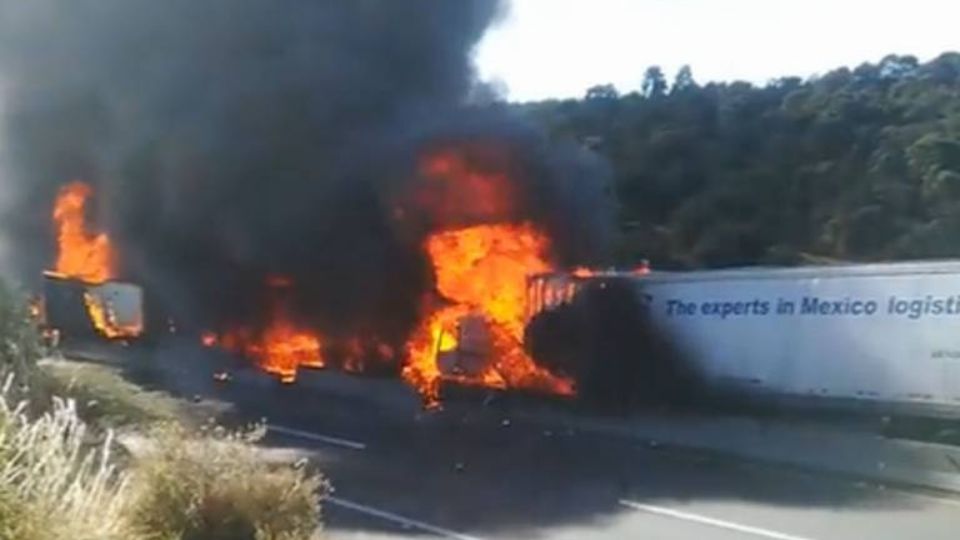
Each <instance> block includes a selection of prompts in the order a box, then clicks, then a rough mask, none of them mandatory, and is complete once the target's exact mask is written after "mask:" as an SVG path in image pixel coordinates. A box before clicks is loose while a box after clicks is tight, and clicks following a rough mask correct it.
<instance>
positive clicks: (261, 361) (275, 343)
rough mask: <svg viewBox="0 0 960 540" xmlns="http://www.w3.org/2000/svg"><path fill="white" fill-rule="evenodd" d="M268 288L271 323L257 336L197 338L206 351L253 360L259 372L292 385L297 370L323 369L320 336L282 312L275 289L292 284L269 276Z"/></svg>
mask: <svg viewBox="0 0 960 540" xmlns="http://www.w3.org/2000/svg"><path fill="white" fill-rule="evenodd" d="M267 285H268V287H270V294H271V298H270V300H271V302H272V304H273V305H272V306H271V310H272V311H271V319H270V322H269V323H268V325H267V327H266V328H265V329H263V330H262V331H260V332H254V331H252V330H250V329H248V328H237V329H233V330H229V331H227V332H224V333H223V334H222V335H217V334H215V333H213V332H204V333H203V334H201V336H200V341H201V343H202V344H203V345H204V346H206V347H214V346H219V347H222V348H223V349H225V350H228V351H231V352H234V353H236V354H242V355H244V356H247V357H250V358H252V359H254V360H256V362H257V364H258V365H259V366H260V368H261V369H263V370H264V371H266V372H268V373H272V374H274V375H277V376H278V377H279V378H280V381H281V382H284V383H288V384H289V383H293V382H294V381H296V379H297V372H298V370H299V368H300V367H312V368H322V367H324V366H325V365H326V362H325V361H324V358H323V353H322V347H321V340H320V336H319V335H318V334H317V333H316V332H313V331H312V330H308V329H305V328H302V327H299V326H298V325H296V324H295V323H294V322H293V321H291V320H290V317H289V315H288V314H287V311H286V309H285V305H284V297H282V296H279V295H278V294H277V292H276V290H277V289H286V288H290V287H292V286H293V281H292V280H291V279H289V278H287V277H283V276H270V277H268V278H267Z"/></svg>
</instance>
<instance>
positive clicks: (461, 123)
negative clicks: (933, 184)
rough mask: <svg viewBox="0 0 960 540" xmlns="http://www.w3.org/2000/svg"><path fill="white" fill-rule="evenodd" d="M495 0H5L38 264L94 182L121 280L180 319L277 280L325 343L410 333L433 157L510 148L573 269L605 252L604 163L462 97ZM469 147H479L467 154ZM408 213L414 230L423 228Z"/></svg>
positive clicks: (27, 227)
mask: <svg viewBox="0 0 960 540" xmlns="http://www.w3.org/2000/svg"><path fill="white" fill-rule="evenodd" d="M503 8H504V6H502V5H501V2H499V1H497V0H456V1H437V0H408V1H403V2H398V1H393V0H379V1H378V0H340V1H337V0H325V1H321V0H163V1H157V0H30V1H23V0H0V92H2V99H3V101H4V106H3V110H4V118H3V122H4V124H3V128H4V140H5V141H6V146H7V148H6V152H5V153H6V156H7V167H6V168H7V170H6V171H5V174H4V177H3V179H2V182H3V192H4V195H5V196H6V200H7V201H8V202H9V204H8V208H7V209H5V210H6V211H5V212H4V218H3V219H4V222H3V230H4V232H5V233H6V235H7V237H8V239H9V240H10V242H11V243H12V252H13V253H14V254H16V257H17V263H18V266H19V270H20V272H21V274H22V275H23V276H27V277H30V276H36V275H39V271H40V270H41V269H42V268H44V267H46V266H48V265H49V264H50V261H51V260H52V258H53V244H52V231H51V224H50V219H49V214H50V208H51V205H52V202H53V199H54V196H55V194H56V191H57V189H58V188H59V186H61V185H63V184H64V183H66V182H68V181H70V180H73V179H82V180H84V181H86V182H88V183H90V184H92V185H93V186H94V190H95V193H96V201H95V208H94V211H93V212H92V215H91V219H92V220H93V221H94V222H95V223H97V225H98V226H99V228H101V229H103V230H105V231H107V232H108V233H109V234H110V236H111V238H112V239H113V241H114V243H115V244H116V247H117V251H118V253H119V256H120V259H121V260H120V261H119V264H120V272H121V275H122V277H124V278H126V279H129V280H133V281H136V282H139V283H142V284H143V285H145V287H146V289H147V291H148V294H150V298H152V299H153V300H154V301H155V302H156V303H157V304H159V305H162V306H163V308H164V309H165V310H166V311H167V312H169V313H170V314H171V315H172V316H173V317H175V318H176V319H177V320H178V321H179V322H180V323H181V324H182V325H185V326H192V327H194V328H217V327H218V326H222V325H226V324H231V323H235V322H243V323H255V322H256V321H257V320H258V319H259V318H260V317H263V316H264V309H263V306H264V300H263V298H262V297H261V292H262V291H263V288H264V287H263V284H264V280H265V279H266V278H267V276H270V275H283V276H287V277H289V278H291V279H292V280H293V281H294V282H295V283H296V295H295V298H294V300H293V301H294V302H295V305H294V306H293V310H294V313H295V315H296V317H297V318H299V319H300V320H301V321H302V322H305V323H308V324H312V325H314V326H315V327H317V328H319V329H322V330H323V331H324V332H325V333H329V334H332V335H337V334H343V335H355V334H369V335H374V336H379V337H380V338H382V339H383V340H384V341H386V342H391V343H398V342H401V341H402V340H403V339H404V337H405V336H406V334H407V333H408V332H409V330H410V328H411V326H412V324H413V323H414V322H415V320H416V317H417V310H418V305H419V302H420V301H421V298H422V297H423V295H424V293H425V292H426V291H428V290H429V289H430V287H431V283H430V280H431V276H430V272H429V268H428V263H427V261H426V260H425V259H424V256H423V253H422V252H421V247H420V246H421V242H422V238H423V235H424V234H426V232H427V230H428V229H429V226H426V227H425V226H422V225H423V224H424V223H428V222H429V220H424V219H419V218H418V217H417V216H415V215H414V216H412V217H411V215H410V214H411V212H414V213H415V212H416V210H417V209H416V207H415V206H414V207H407V206H404V202H403V201H404V200H405V199H404V194H405V193H407V192H408V191H409V190H410V189H413V188H414V187H415V186H416V185H417V182H418V180H417V176H418V175H417V170H418V169H417V166H418V160H420V159H421V154H422V152H424V151H428V150H429V149H430V148H433V147H435V146H436V145H442V144H448V143H450V141H454V142H455V143H456V142H460V143H464V144H467V146H470V147H471V148H472V147H491V146H492V147H495V148H499V149H500V150H498V152H499V153H498V154H497V155H499V156H501V157H502V160H500V161H498V160H496V159H494V160H493V161H492V162H490V163H486V162H485V160H484V157H483V152H480V153H479V154H478V155H475V156H474V157H473V158H471V159H475V160H477V161H478V163H479V165H478V166H485V167H503V168H506V169H509V172H510V178H511V179H512V180H511V181H513V182H516V184H517V185H516V189H517V192H518V199H517V200H518V201H519V202H518V204H519V206H518V207H517V208H516V209H515V211H514V212H513V213H512V215H510V216H508V218H509V219H510V220H512V221H522V220H530V221H534V222H536V223H538V224H540V225H541V226H542V227H544V228H545V229H547V230H548V231H549V232H550V234H551V236H552V237H553V239H554V245H555V246H554V247H555V251H556V253H555V254H554V255H555V257H556V258H557V261H558V263H562V264H573V263H589V262H591V261H596V260H598V258H599V257H602V256H603V249H602V246H603V245H604V241H605V239H606V234H607V232H608V229H607V222H606V218H607V217H609V213H608V210H609V200H608V199H607V196H606V195H605V193H604V189H605V186H604V182H605V177H606V176H605V172H604V170H603V167H602V165H601V164H599V162H598V161H597V160H595V159H594V158H591V157H589V156H586V155H585V152H584V151H582V150H581V149H579V148H578V147H576V146H575V145H569V146H562V147H561V146H554V145H551V144H550V143H548V141H547V139H546V138H545V137H544V136H543V135H542V134H541V133H539V132H538V131H537V130H535V129H533V128H531V127H530V126H528V125H526V124H525V123H524V122H523V121H522V120H520V119H519V118H517V117H516V116H515V115H513V114H511V113H510V112H509V111H508V109H509V107H506V106H504V105H492V106H485V107H484V108H483V110H482V111H478V110H477V106H471V105H470V104H468V103H467V101H466V97H467V96H468V95H470V94H471V91H472V90H475V89H476V87H477V84H478V83H477V81H476V80H475V75H474V72H473V69H472V64H471V54H472V50H473V48H474V47H475V45H476V44H477V42H478V41H479V39H480V38H481V37H482V36H483V34H484V32H485V30H486V29H487V28H488V26H490V25H491V24H492V23H493V22H494V21H495V20H496V19H497V18H498V16H500V15H501V14H502V13H503V10H504V9H503ZM471 145H473V146H471ZM412 223H413V224H415V225H411V224H412Z"/></svg>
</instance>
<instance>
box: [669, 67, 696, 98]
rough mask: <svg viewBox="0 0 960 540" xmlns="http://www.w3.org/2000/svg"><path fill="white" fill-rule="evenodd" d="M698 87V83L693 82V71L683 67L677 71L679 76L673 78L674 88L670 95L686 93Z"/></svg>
mask: <svg viewBox="0 0 960 540" xmlns="http://www.w3.org/2000/svg"><path fill="white" fill-rule="evenodd" d="M696 87H697V81H695V80H693V70H691V69H690V66H688V65H683V66H681V67H680V69H678V70H677V75H676V76H675V77H674V78H673V86H672V87H671V88H670V93H677V92H684V91H686V90H690V89H693V88H696Z"/></svg>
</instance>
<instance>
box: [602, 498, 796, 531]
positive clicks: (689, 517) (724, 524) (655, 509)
mask: <svg viewBox="0 0 960 540" xmlns="http://www.w3.org/2000/svg"><path fill="white" fill-rule="evenodd" d="M620 504H622V505H623V506H626V507H627V508H632V509H634V510H641V511H643V512H649V513H651V514H658V515H661V516H667V517H672V518H675V519H682V520H684V521H692V522H694V523H702V524H704V525H711V526H713V527H719V528H721V529H728V530H731V531H737V532H742V533H746V534H752V535H754V536H762V537H764V538H773V539H774V540H810V539H809V538H805V537H803V536H794V535H792V534H785V533H781V532H777V531H771V530H769V529H761V528H759V527H751V526H750V525H741V524H739V523H733V522H732V521H723V520H721V519H716V518H711V517H707V516H701V515H698V514H691V513H689V512H681V511H679V510H673V509H670V508H664V507H662V506H652V505H649V504H640V503H637V502H633V501H628V500H625V499H621V500H620Z"/></svg>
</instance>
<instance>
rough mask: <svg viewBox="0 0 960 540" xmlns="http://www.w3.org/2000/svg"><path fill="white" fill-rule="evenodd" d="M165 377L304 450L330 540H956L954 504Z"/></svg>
mask: <svg viewBox="0 0 960 540" xmlns="http://www.w3.org/2000/svg"><path fill="white" fill-rule="evenodd" d="M194 367H195V366H194ZM168 376H173V378H169V377H168V378H167V382H168V383H169V382H171V381H175V382H176V383H177V384H175V385H174V386H178V387H179V390H180V391H181V392H183V391H189V392H194V393H196V394H198V395H205V394H209V395H215V396H217V397H219V398H221V399H224V400H226V401H231V402H233V403H235V404H237V407H238V410H239V411H240V418H241V419H254V418H261V417H266V418H267V420H268V422H269V425H270V426H271V429H270V430H269V432H268V438H267V441H266V442H267V443H268V444H271V445H277V446H285V447H297V448H301V449H304V450H306V451H308V452H309V453H310V455H311V457H312V460H311V461H312V463H313V464H314V465H315V466H316V467H318V468H319V469H320V470H322V471H323V472H324V473H325V474H326V475H327V476H328V477H329V478H330V480H331V482H332V484H333V486H334V488H335V493H334V494H333V497H332V498H331V499H330V500H328V501H327V502H326V503H325V505H324V511H325V513H326V522H327V535H328V537H330V538H333V539H335V540H344V539H359V538H370V539H376V538H406V537H423V536H426V537H448V538H463V539H467V538H477V539H505V538H563V539H571V540H572V539H586V538H598V539H613V538H650V539H657V538H665V539H700V538H720V539H728V538H729V539H737V538H742V539H747V538H759V539H763V538H768V539H780V540H796V539H811V540H813V539H824V540H826V539H887V538H889V539H895V538H896V539H899V538H909V539H921V538H923V539H936V538H943V539H951V540H955V539H957V538H960V502H958V500H956V499H950V498H940V497H934V496H931V495H929V494H922V493H919V492H913V491H903V490H899V489H883V488H881V487H877V486H873V485H869V484H864V483H860V482H857V481H854V480H849V479H845V478H839V477H833V476H826V475H816V474H809V473H802V472H797V471H792V470H788V469H782V468H777V467H772V466H769V465H762V464H754V463H747V462H742V461H737V460H730V459H725V458H717V457H711V456H709V455H706V454H703V453H698V452H690V451H684V450H678V449H672V448H663V447H658V446H655V445H653V446H652V445H650V444H646V443H643V442H638V441H635V440H631V439H626V438H620V437H613V436H609V435H600V434H597V433H580V432H577V431H574V430H570V429H567V428H566V427H565V426H563V425H557V424H555V423H554V424H546V423H537V422H535V421H530V420H525V421H520V420H517V419H515V418H512V417H511V414H510V411H511V406H510V404H509V403H507V402H505V401H503V400H498V401H494V402H493V403H483V400H482V399H479V398H482V396H470V399H463V400H457V399H454V400H450V401H448V402H447V406H446V408H445V410H444V411H442V412H439V413H429V414H426V413H422V412H420V411H419V408H418V406H417V400H416V399H415V396H413V395H412V393H410V392H409V390H408V389H406V388H405V387H403V385H402V384H401V383H399V382H397V381H391V380H369V379H359V378H352V377H348V376H343V375H337V374H333V373H305V374H303V376H302V377H301V380H300V381H299V382H298V383H297V384H295V385H292V386H282V387H281V386H280V385H277V384H276V383H274V382H273V381H271V380H270V379H269V378H267V377H264V376H261V375H260V374H258V373H256V372H253V371H241V372H236V373H234V375H233V377H232V379H231V381H230V382H229V383H227V384H223V385H215V384H207V383H206V382H198V381H194V383H193V386H191V385H190V384H186V382H187V381H190V380H191V379H189V378H186V377H183V376H176V375H175V374H173V373H170V374H168ZM205 380H206V379H203V381H205ZM513 407H514V408H516V407H522V404H517V403H514V404H513Z"/></svg>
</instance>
